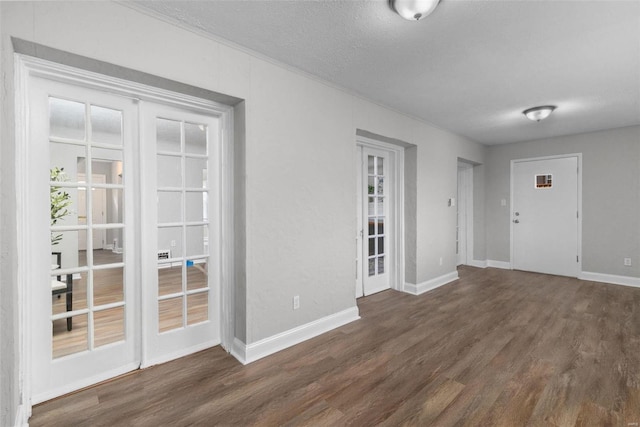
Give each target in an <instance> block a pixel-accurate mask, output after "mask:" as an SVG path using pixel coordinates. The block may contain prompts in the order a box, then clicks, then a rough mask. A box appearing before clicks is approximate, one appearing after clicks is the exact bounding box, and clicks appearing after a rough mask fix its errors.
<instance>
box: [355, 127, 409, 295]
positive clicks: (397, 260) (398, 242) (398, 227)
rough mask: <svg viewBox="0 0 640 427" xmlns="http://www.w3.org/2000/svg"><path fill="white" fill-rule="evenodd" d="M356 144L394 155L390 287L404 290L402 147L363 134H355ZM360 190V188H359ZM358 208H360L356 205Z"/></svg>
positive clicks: (360, 246)
mask: <svg viewBox="0 0 640 427" xmlns="http://www.w3.org/2000/svg"><path fill="white" fill-rule="evenodd" d="M356 146H360V147H369V148H375V149H379V150H385V151H389V152H390V153H391V154H392V155H393V157H394V163H395V168H394V169H395V170H394V175H395V176H394V177H393V180H394V184H395V185H394V188H393V191H394V193H395V198H394V199H395V200H394V206H393V208H394V210H393V217H394V219H393V222H394V223H395V224H394V234H395V235H394V238H393V242H394V248H393V249H394V252H395V253H394V255H393V258H394V263H393V268H394V272H393V273H394V274H393V277H392V279H391V289H395V290H397V291H405V290H406V284H405V254H404V233H405V224H404V147H401V146H398V145H394V144H389V143H386V142H382V141H377V140H375V139H371V138H367V137H365V136H360V135H356ZM360 160H361V159H359V161H360ZM359 191H360V190H359ZM358 209H361V207H360V206H358ZM356 235H359V230H356ZM362 239H363V237H362V236H361V237H360V243H359V244H358V246H359V247H358V248H357V249H358V251H359V252H360V255H359V256H360V260H361V261H362V262H361V265H360V266H359V267H360V269H359V271H360V272H362V271H364V269H363V264H364V261H363V260H362V253H361V252H362V250H361V249H362V241H363V240H362Z"/></svg>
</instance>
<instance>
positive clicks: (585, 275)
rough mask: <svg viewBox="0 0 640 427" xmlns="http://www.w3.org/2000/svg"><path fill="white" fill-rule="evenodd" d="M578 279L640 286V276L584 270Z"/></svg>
mask: <svg viewBox="0 0 640 427" xmlns="http://www.w3.org/2000/svg"><path fill="white" fill-rule="evenodd" d="M578 279H580V280H589V281H591V282H602V283H612V284H614V285H624V286H633V287H635V288H640V278H638V277H631V276H616V275H615V274H603V273H591V272H588V271H583V272H581V273H579V275H578Z"/></svg>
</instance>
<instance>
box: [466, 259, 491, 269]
mask: <svg viewBox="0 0 640 427" xmlns="http://www.w3.org/2000/svg"><path fill="white" fill-rule="evenodd" d="M469 265H470V266H471V267H478V268H487V261H486V260H482V261H481V260H477V259H474V260H473V261H471V262H469Z"/></svg>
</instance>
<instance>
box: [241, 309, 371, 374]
mask: <svg viewBox="0 0 640 427" xmlns="http://www.w3.org/2000/svg"><path fill="white" fill-rule="evenodd" d="M358 319H360V313H359V311H358V307H357V306H355V307H351V308H348V309H346V310H343V311H340V312H338V313H335V314H332V315H330V316H326V317H323V318H321V319H318V320H315V321H313V322H310V323H307V324H304V325H301V326H298V327H296V328H293V329H289V330H288V331H284V332H282V333H279V334H276V335H273V336H271V337H268V338H265V339H262V340H260V341H256V342H254V343H251V344H245V343H243V342H242V341H240V340H238V339H237V338H236V339H235V340H234V341H233V345H232V347H231V354H232V355H233V356H234V357H235V358H236V359H238V360H239V361H240V363H242V364H243V365H246V364H248V363H251V362H255V361H256V360H258V359H262V358H263V357H266V356H269V355H271V354H273V353H276V352H278V351H281V350H284V349H285V348H288V347H292V346H294V345H296V344H300V343H301V342H303V341H306V340H308V339H311V338H314V337H317V336H318V335H321V334H324V333H325V332H329V331H330V330H332V329H335V328H339V327H340V326H343V325H346V324H347V323H351V322H353V321H354V320H358Z"/></svg>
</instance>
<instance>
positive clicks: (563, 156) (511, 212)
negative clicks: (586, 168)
mask: <svg viewBox="0 0 640 427" xmlns="http://www.w3.org/2000/svg"><path fill="white" fill-rule="evenodd" d="M571 157H575V158H577V161H578V171H577V173H578V189H577V191H578V239H577V240H578V242H577V245H578V247H577V248H576V249H577V252H578V267H577V275H578V276H580V275H581V273H582V153H572V154H559V155H556V156H544V157H530V158H526V159H514V160H511V170H510V184H509V185H510V188H511V189H510V197H511V203H510V208H509V245H510V248H509V249H510V252H509V253H510V255H509V257H510V261H509V264H511V266H510V269H513V227H514V223H513V221H512V220H513V218H514V210H515V207H514V205H513V200H514V198H513V196H514V191H515V185H514V168H515V164H516V163H520V162H532V161H539V160H553V159H566V158H571Z"/></svg>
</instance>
